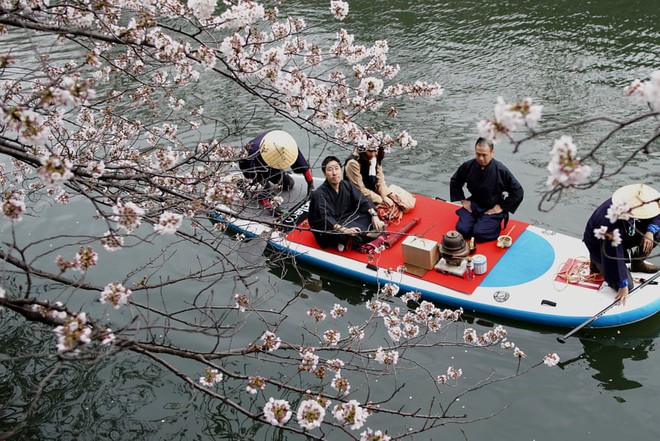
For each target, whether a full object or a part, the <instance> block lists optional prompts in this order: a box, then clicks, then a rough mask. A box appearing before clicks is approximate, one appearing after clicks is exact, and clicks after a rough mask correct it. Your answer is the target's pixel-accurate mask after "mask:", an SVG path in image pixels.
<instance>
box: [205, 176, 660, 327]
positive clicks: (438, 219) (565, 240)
mask: <svg viewBox="0 0 660 441" xmlns="http://www.w3.org/2000/svg"><path fill="white" fill-rule="evenodd" d="M292 177H294V179H295V186H294V188H293V189H292V190H291V191H290V192H282V193H281V194H280V195H279V196H280V197H282V199H283V203H282V205H281V206H280V211H279V215H278V216H274V214H273V212H272V211H270V210H265V209H263V208H261V207H258V206H257V205H256V204H254V205H252V204H250V203H248V202H247V201H246V202H245V203H244V204H238V205H231V206H226V205H223V206H219V207H217V209H216V210H215V211H213V212H212V213H211V220H212V221H215V222H223V223H226V224H227V226H228V228H229V229H231V230H233V231H234V232H237V233H240V234H244V235H245V236H246V237H250V238H256V237H260V238H263V239H264V240H266V241H267V243H268V245H269V246H270V247H271V248H272V249H274V250H278V251H281V252H283V253H286V254H288V255H290V256H291V258H293V259H295V260H296V261H297V262H302V263H304V264H307V265H309V266H316V267H319V268H323V269H325V270H327V271H330V272H332V273H335V274H337V275H339V276H342V277H346V278H349V279H353V280H355V281H360V282H363V283H367V284H370V285H373V286H376V287H378V286H383V285H384V284H386V283H394V284H396V285H398V286H399V292H400V293H405V292H408V291H415V292H419V293H420V294H421V297H422V298H423V299H425V300H428V301H432V302H436V303H439V304H442V305H445V306H450V307H454V308H463V310H465V311H470V312H474V313H477V314H479V313H482V314H489V315H492V316H499V317H504V318H507V319H513V320H519V321H524V322H530V323H536V324H542V325H549V326H556V327H565V328H571V327H576V326H580V325H581V324H584V322H585V321H587V320H589V319H590V318H593V316H594V315H596V314H597V313H599V312H603V310H606V311H605V312H603V313H602V314H601V315H599V316H598V318H597V319H595V320H593V321H592V322H590V323H589V325H588V327H593V328H607V327H617V326H622V325H627V324H631V323H635V322H639V321H641V320H644V319H646V318H649V317H651V316H653V315H654V314H656V313H657V312H658V311H659V310H660V285H658V280H659V279H660V272H658V273H655V274H642V273H633V278H634V279H635V280H636V283H635V285H636V287H635V289H634V290H631V292H630V294H629V296H628V298H627V300H626V302H625V305H622V304H620V303H617V304H616V305H614V306H612V304H613V302H614V300H615V296H616V291H615V290H614V289H612V288H611V287H609V286H608V285H607V283H603V281H602V278H600V277H599V275H594V274H591V273H590V271H589V269H588V268H589V265H588V260H587V259H588V252H587V249H586V247H585V246H584V244H583V243H582V241H581V239H578V238H575V237H571V236H568V235H565V234H561V233H557V232H554V231H551V230H549V229H546V228H539V227H537V226H533V225H529V224H527V223H525V222H521V221H518V220H515V219H510V220H509V222H508V225H507V226H506V228H505V231H507V232H510V233H509V236H510V237H511V246H509V247H506V248H501V247H499V246H498V244H497V242H496V241H493V242H486V243H479V244H477V249H476V254H475V255H474V256H473V257H475V258H476V255H479V256H480V257H479V262H480V264H479V266H480V267H479V268H478V271H475V272H478V274H474V275H473V277H468V276H467V275H466V274H467V271H466V272H465V273H463V274H462V275H461V274H458V275H457V274H456V271H444V270H443V269H442V268H439V269H436V268H432V269H425V268H421V271H420V268H419V267H416V268H415V271H412V268H410V270H409V268H408V266H411V265H410V264H409V263H406V262H405V259H404V247H406V246H410V245H409V242H410V241H406V240H399V241H398V242H397V243H396V244H394V245H393V246H391V247H389V248H386V249H383V250H381V251H380V252H375V253H368V254H363V253H360V252H359V251H357V250H339V249H337V248H321V247H320V246H319V245H318V244H317V242H316V240H315V239H314V236H313V235H312V232H311V231H310V228H309V224H308V222H307V209H308V207H309V202H308V199H307V197H306V192H305V190H306V183H305V182H304V180H303V179H302V177H300V176H298V175H292ZM315 181H316V182H315V184H316V185H317V186H318V185H320V184H321V183H322V182H323V181H322V180H320V179H318V178H315ZM415 197H416V205H415V208H414V209H413V210H412V211H411V212H410V213H407V214H405V215H404V216H403V219H402V220H401V221H400V223H399V224H398V225H390V226H389V227H388V228H387V230H386V232H385V233H384V234H397V231H399V228H400V227H401V226H403V225H407V224H409V223H410V222H411V221H413V220H416V221H417V223H416V225H415V226H414V227H413V228H412V229H411V230H410V231H407V232H406V236H407V237H415V238H423V239H425V240H426V241H433V242H435V243H438V244H441V243H442V240H443V237H444V235H445V234H446V233H447V232H448V231H451V230H454V229H455V225H456V221H457V219H458V216H457V215H456V213H455V212H456V210H457V209H458V208H459V207H458V206H457V205H456V204H453V203H449V202H446V201H443V200H440V199H434V198H430V197H427V196H424V195H415ZM406 242H408V243H406ZM408 254H410V253H408ZM483 258H485V259H483ZM484 260H485V264H484V263H483V261H484ZM458 272H459V273H460V271H458Z"/></svg>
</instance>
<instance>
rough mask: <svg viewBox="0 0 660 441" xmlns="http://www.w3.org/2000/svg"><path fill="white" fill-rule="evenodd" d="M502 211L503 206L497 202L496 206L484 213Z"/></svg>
mask: <svg viewBox="0 0 660 441" xmlns="http://www.w3.org/2000/svg"><path fill="white" fill-rule="evenodd" d="M502 211H503V210H502V207H500V204H495V206H493V208H491V209H490V210H488V211H486V212H485V213H484V214H497V213H501V212H502Z"/></svg>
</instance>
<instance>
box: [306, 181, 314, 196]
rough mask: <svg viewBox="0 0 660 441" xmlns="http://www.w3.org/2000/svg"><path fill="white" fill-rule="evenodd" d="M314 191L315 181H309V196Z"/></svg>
mask: <svg viewBox="0 0 660 441" xmlns="http://www.w3.org/2000/svg"><path fill="white" fill-rule="evenodd" d="M312 191H314V181H308V182H307V196H309V195H310V194H312Z"/></svg>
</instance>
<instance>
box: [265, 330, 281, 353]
mask: <svg viewBox="0 0 660 441" xmlns="http://www.w3.org/2000/svg"><path fill="white" fill-rule="evenodd" d="M261 341H262V343H263V346H264V349H265V350H266V351H268V352H273V351H276V350H277V349H278V348H279V347H280V345H281V344H282V340H281V339H280V338H279V337H278V336H277V335H275V333H273V332H271V331H266V332H264V333H263V335H262V336H261Z"/></svg>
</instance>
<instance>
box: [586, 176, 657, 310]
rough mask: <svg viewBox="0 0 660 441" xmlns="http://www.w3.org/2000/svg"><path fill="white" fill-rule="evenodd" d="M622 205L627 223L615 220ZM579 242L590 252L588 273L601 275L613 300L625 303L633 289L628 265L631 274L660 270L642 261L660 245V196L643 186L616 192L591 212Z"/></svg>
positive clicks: (622, 220)
mask: <svg viewBox="0 0 660 441" xmlns="http://www.w3.org/2000/svg"><path fill="white" fill-rule="evenodd" d="M623 203H625V204H626V205H625V206H626V207H627V208H628V210H629V211H628V213H627V214H628V216H629V218H628V219H621V218H620V217H619V216H614V212H616V211H617V206H619V207H620V206H621V205H622V204H623ZM628 216H625V217H628ZM617 217H618V218H617ZM612 219H614V222H612ZM615 230H616V231H617V233H615ZM615 236H618V237H615ZM619 239H620V240H619ZM582 241H583V242H584V244H585V245H586V246H587V248H588V249H589V258H590V260H591V271H592V272H595V273H601V274H602V275H603V278H604V279H605V281H606V282H607V283H608V285H610V286H611V287H612V288H614V289H616V290H617V296H616V299H621V300H622V302H625V298H626V296H627V295H628V291H629V289H632V288H633V286H634V284H633V279H632V275H631V274H630V271H628V268H627V267H626V262H627V261H630V270H631V271H634V272H643V273H655V272H657V271H658V270H660V268H659V267H658V266H657V265H654V264H653V263H651V262H646V261H645V260H644V259H645V258H646V257H647V256H648V255H649V254H650V253H651V251H652V250H653V247H654V246H655V244H656V243H658V242H659V241H660V192H658V191H656V190H655V189H653V188H652V187H649V186H648V185H645V184H631V185H626V186H625V187H621V188H619V189H618V190H617V191H615V192H614V194H613V195H612V197H611V198H610V199H608V200H606V201H605V202H604V203H603V204H601V206H600V207H598V208H596V210H595V211H594V212H593V214H592V215H591V217H590V218H589V220H588V221H587V226H586V227H585V229H584V235H583V237H582Z"/></svg>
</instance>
